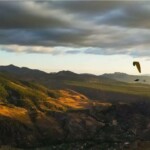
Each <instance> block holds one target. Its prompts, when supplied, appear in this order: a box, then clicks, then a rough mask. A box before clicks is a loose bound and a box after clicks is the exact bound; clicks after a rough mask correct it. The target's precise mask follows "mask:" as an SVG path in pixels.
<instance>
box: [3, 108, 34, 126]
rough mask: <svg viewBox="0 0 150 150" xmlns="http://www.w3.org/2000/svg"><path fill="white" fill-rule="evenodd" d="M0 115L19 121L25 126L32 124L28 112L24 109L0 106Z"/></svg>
mask: <svg viewBox="0 0 150 150" xmlns="http://www.w3.org/2000/svg"><path fill="white" fill-rule="evenodd" d="M0 115H1V116H5V117H9V118H11V119H15V120H18V121H20V122H22V123H25V124H32V123H31V120H30V117H29V115H28V112H27V110H26V109H24V108H20V107H8V106H3V105H0Z"/></svg>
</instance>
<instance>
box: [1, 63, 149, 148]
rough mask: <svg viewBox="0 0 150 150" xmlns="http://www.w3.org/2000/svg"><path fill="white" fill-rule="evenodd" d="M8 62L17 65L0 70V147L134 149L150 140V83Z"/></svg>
mask: <svg viewBox="0 0 150 150" xmlns="http://www.w3.org/2000/svg"><path fill="white" fill-rule="evenodd" d="M9 67H11V68H12V70H14V69H13V68H14V67H15V66H8V69H7V71H6V70H5V71H4V70H3V71H1V73H0V145H1V146H3V147H2V149H4V145H7V146H13V147H18V148H21V149H22V148H31V149H34V148H35V147H47V148H45V149H58V150H59V149H60V150H66V149H74V150H76V149H79V150H80V149H86V150H87V149H94V150H99V149H102V150H106V149H117V150H120V149H125V148H126V149H131V150H133V149H137V148H139V147H140V146H141V147H143V146H144V145H149V143H148V141H150V117H149V116H150V109H149V108H150V93H149V91H150V86H149V85H146V84H131V83H124V82H119V81H115V80H112V79H107V78H105V77H100V78H99V77H98V76H94V75H89V74H82V75H80V74H75V73H73V72H69V71H67V72H66V71H62V72H59V73H53V74H47V73H44V72H40V71H39V70H31V69H27V70H28V71H29V73H27V72H28V71H27V72H26V73H25V72H24V71H23V72H24V73H23V72H22V69H21V68H19V67H15V68H16V69H17V70H16V71H17V72H16V71H10V70H11V69H10V68H9ZM9 69H10V70H9ZM18 69H19V70H20V69H21V71H19V70H18ZM23 70H24V69H23ZM31 73H32V74H31ZM143 143H144V144H143ZM145 143H146V144H145ZM147 147H148V146H147ZM144 149H146V147H144Z"/></svg>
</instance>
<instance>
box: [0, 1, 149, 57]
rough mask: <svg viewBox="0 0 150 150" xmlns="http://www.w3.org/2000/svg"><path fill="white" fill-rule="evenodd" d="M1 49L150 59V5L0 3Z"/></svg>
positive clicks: (85, 2)
mask: <svg viewBox="0 0 150 150" xmlns="http://www.w3.org/2000/svg"><path fill="white" fill-rule="evenodd" d="M0 44H1V49H2V48H3V50H6V51H11V45H12V52H15V51H16V52H27V53H34V52H35V53H51V54H55V55H56V54H62V53H63V52H62V51H60V50H57V48H56V47H63V50H64V53H63V54H77V53H80V52H81V53H85V54H96V55H113V54H128V55H131V56H142V57H143V56H145V55H149V56H150V54H149V52H148V47H149V46H150V2H148V1H144V2H140V1H93V2H92V1H51V2H50V1H5V2H4V1H1V2H0ZM14 45H15V46H14ZM16 45H18V46H16ZM19 45H20V48H19ZM24 46H26V48H25V47H24ZM38 46H39V47H40V48H38ZM44 47H45V49H44ZM47 47H49V48H50V50H49V49H48V48H47ZM64 47H66V50H65V48H64ZM15 48H16V49H15ZM67 48H71V50H68V49H67ZM77 48H79V50H78V49H77ZM136 51H137V52H136Z"/></svg>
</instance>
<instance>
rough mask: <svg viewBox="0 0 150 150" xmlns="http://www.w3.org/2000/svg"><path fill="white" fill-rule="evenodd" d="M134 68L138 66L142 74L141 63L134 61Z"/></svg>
mask: <svg viewBox="0 0 150 150" xmlns="http://www.w3.org/2000/svg"><path fill="white" fill-rule="evenodd" d="M133 66H136V67H137V69H138V71H139V72H140V73H141V66H140V63H139V62H138V61H134V62H133Z"/></svg>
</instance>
